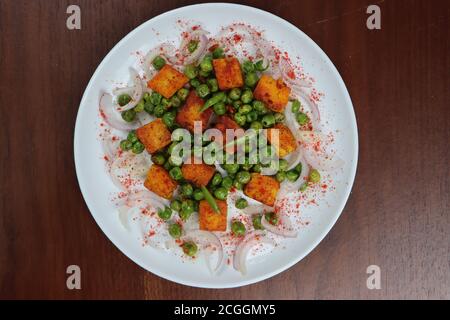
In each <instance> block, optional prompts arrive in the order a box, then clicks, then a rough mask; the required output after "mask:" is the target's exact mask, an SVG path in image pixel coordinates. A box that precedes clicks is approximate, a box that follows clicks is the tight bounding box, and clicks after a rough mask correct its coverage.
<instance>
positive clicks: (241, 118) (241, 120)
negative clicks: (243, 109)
mask: <svg viewBox="0 0 450 320" xmlns="http://www.w3.org/2000/svg"><path fill="white" fill-rule="evenodd" d="M234 121H236V123H237V124H238V125H240V126H243V125H245V123H246V122H247V116H246V115H245V114H241V113H235V114H234Z"/></svg>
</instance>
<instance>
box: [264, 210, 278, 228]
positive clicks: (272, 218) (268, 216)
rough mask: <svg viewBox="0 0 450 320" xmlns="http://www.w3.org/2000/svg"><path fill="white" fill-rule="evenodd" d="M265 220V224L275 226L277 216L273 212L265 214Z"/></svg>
mask: <svg viewBox="0 0 450 320" xmlns="http://www.w3.org/2000/svg"><path fill="white" fill-rule="evenodd" d="M265 218H266V220H267V222H269V223H270V224H272V225H274V226H276V225H277V224H278V216H277V215H276V214H275V212H267V213H266V214H265Z"/></svg>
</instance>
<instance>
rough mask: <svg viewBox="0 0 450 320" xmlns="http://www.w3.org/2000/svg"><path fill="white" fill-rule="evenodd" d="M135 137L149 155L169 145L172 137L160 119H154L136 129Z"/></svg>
mask: <svg viewBox="0 0 450 320" xmlns="http://www.w3.org/2000/svg"><path fill="white" fill-rule="evenodd" d="M136 135H137V137H138V138H139V140H140V141H141V142H142V143H143V144H144V146H145V149H146V150H147V151H148V152H149V153H155V152H156V151H158V150H161V149H162V148H164V147H165V146H167V145H168V144H170V142H171V137H172V135H171V133H170V131H169V129H167V127H166V125H165V124H164V122H163V121H162V119H156V120H154V121H152V122H150V123H147V124H146V125H145V126H143V127H140V128H138V129H136Z"/></svg>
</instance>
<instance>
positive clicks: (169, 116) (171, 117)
mask: <svg viewBox="0 0 450 320" xmlns="http://www.w3.org/2000/svg"><path fill="white" fill-rule="evenodd" d="M162 119H163V122H164V124H165V125H166V126H168V127H169V128H170V127H172V126H173V123H174V122H175V113H174V112H166V113H164V115H163V117H162Z"/></svg>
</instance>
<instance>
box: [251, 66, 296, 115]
mask: <svg viewBox="0 0 450 320" xmlns="http://www.w3.org/2000/svg"><path fill="white" fill-rule="evenodd" d="M290 93H291V89H290V88H289V87H288V86H286V84H285V83H284V82H283V80H281V79H278V80H275V79H274V78H272V77H270V76H268V75H262V76H261V78H260V79H259V81H258V84H257V85H256V88H255V90H254V92H253V96H254V97H255V99H257V100H261V101H262V102H264V103H265V104H266V105H267V106H268V107H269V108H270V109H272V110H273V111H276V112H283V110H284V108H285V107H286V104H287V103H288V99H289V94H290Z"/></svg>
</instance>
